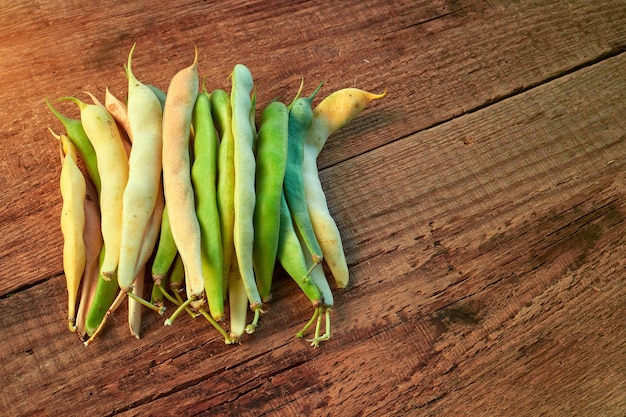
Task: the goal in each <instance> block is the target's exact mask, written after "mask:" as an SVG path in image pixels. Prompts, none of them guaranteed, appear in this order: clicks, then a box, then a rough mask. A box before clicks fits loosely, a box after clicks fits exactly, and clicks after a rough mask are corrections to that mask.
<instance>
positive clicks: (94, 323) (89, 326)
mask: <svg viewBox="0 0 626 417" xmlns="http://www.w3.org/2000/svg"><path fill="white" fill-rule="evenodd" d="M105 250H106V249H105V247H104V246H103V247H102V250H101V251H100V265H102V261H103V259H104V254H105ZM118 289H119V285H118V283H117V276H113V277H111V278H108V277H105V276H104V275H103V274H102V269H101V268H100V272H99V274H98V283H97V284H96V295H95V296H94V298H93V301H92V302H91V306H90V307H89V311H88V312H87V318H86V319H85V333H87V335H88V336H90V337H91V336H93V335H94V334H95V332H96V330H98V328H99V327H100V324H101V323H102V321H103V320H104V316H105V315H106V313H107V311H108V310H109V308H110V307H111V304H113V300H115V296H116V294H117V292H118ZM90 340H91V339H90ZM90 340H88V341H87V342H85V343H86V344H89V343H90Z"/></svg>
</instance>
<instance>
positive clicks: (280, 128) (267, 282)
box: [253, 101, 289, 302]
mask: <svg viewBox="0 0 626 417" xmlns="http://www.w3.org/2000/svg"><path fill="white" fill-rule="evenodd" d="M288 122H289V109H287V106H286V105H285V104H284V103H281V102H279V101H275V102H273V103H270V104H269V105H268V106H267V107H266V108H265V109H264V110H263V113H262V114H261V123H260V127H259V133H258V140H257V146H256V163H257V166H256V205H255V208H254V249H253V262H254V271H255V275H256V281H257V285H258V287H259V294H260V295H261V299H262V300H263V301H264V302H267V301H269V300H270V298H271V287H272V277H273V274H274V265H275V263H276V253H277V251H278V240H279V231H280V200H281V196H282V190H283V180H284V178H285V170H286V168H287V138H288Z"/></svg>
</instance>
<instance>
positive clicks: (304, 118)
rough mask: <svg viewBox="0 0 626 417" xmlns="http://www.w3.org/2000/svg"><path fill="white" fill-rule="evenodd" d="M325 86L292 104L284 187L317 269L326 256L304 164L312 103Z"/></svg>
mask: <svg viewBox="0 0 626 417" xmlns="http://www.w3.org/2000/svg"><path fill="white" fill-rule="evenodd" d="M321 87H322V84H320V85H319V86H318V87H317V89H316V90H315V91H314V92H313V93H312V94H311V95H310V96H309V97H297V98H296V99H295V100H294V102H293V103H292V104H291V105H290V109H289V139H288V148H287V169H286V171H285V180H284V185H283V190H284V192H285V198H286V200H287V205H288V206H289V210H290V211H291V216H292V218H293V222H294V224H295V227H296V229H297V230H298V233H300V235H301V236H302V239H303V240H304V242H305V244H306V247H307V249H308V250H309V252H310V253H311V257H312V258H313V262H314V265H313V267H314V266H315V265H317V264H319V263H320V262H321V261H322V258H323V255H322V249H321V248H320V245H319V243H318V241H317V238H316V237H315V232H314V230H313V225H312V223H311V218H310V216H309V211H308V208H307V204H306V197H305V194H304V178H303V175H302V164H303V161H304V136H305V134H306V132H307V130H308V129H309V127H310V126H311V123H312V120H313V110H312V108H311V103H312V101H313V98H314V97H315V95H316V94H317V92H318V91H319V89H320V88H321ZM301 88H302V87H301Z"/></svg>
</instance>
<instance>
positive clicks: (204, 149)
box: [191, 91, 224, 320]
mask: <svg viewBox="0 0 626 417" xmlns="http://www.w3.org/2000/svg"><path fill="white" fill-rule="evenodd" d="M192 125H193V128H194V132H195V136H194V142H193V151H194V152H193V153H194V161H193V164H192V166H191V180H192V183H193V187H194V192H195V197H196V214H197V216H198V222H199V224H200V235H201V245H202V269H203V272H202V275H203V277H204V289H205V292H206V296H207V302H208V303H209V311H210V313H211V316H213V318H214V319H215V320H221V319H222V318H223V317H224V290H223V262H224V255H223V249H222V236H221V231H220V216H219V211H218V207H217V152H218V146H219V144H218V138H217V132H216V130H215V126H214V125H213V118H212V117H211V101H210V99H209V96H208V94H207V93H206V91H204V92H202V93H200V94H198V97H197V98H196V104H195V106H194V110H193V116H192Z"/></svg>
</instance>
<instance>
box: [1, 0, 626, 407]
mask: <svg viewBox="0 0 626 417" xmlns="http://www.w3.org/2000/svg"><path fill="white" fill-rule="evenodd" d="M0 23H1V24H0V62H2V65H0V95H1V97H2V104H1V105H0V107H2V113H1V114H2V120H3V128H2V129H1V131H0V155H1V156H0V172H1V174H0V189H1V190H2V194H1V197H0V329H1V332H2V333H1V335H2V337H1V338H0V371H1V374H0V386H1V387H2V388H1V389H0V415H3V416H30V415H32V416H57V415H80V416H84V415H89V416H113V415H122V416H146V415H177V416H182V415H186V416H195V415H242V416H247V415H250V416H257V415H272V416H274V415H277V416H278V415H281V416H282V415H285V416H287V415H313V416H318V415H319V416H326V415H328V416H360V415H364V416H365V415H366V416H370V415H372V416H373V415H376V416H380V415H397V416H400V415H416V416H501V415H515V416H623V415H624V414H625V413H626V343H624V342H625V339H626V319H625V317H626V306H625V301H626V285H625V279H624V273H625V268H626V247H625V246H624V244H625V243H626V237H625V236H626V233H625V232H626V222H625V216H626V200H625V194H626V185H625V179H626V173H625V172H624V166H625V163H626V106H625V103H626V53H625V52H626V7H625V5H624V2H623V0H598V1H593V2H590V1H586V0H571V1H557V0H544V1H539V0H538V1H527V2H518V1H509V0H490V1H487V0H485V1H482V0H456V1H451V0H450V1H444V0H437V1H423V0H418V1H400V2H387V1H351V2H335V1H332V2H331V1H319V2H306V1H304V2H291V1H273V2H264V1H253V2H243V1H225V2H219V3H215V4H211V2H205V1H192V0H169V1H166V2H152V1H131V2H122V1H113V0H107V1H103V2H82V1H75V0H71V1H70V0H68V1H60V0H54V1H37V0H36V1H32V2H12V3H8V2H5V5H4V6H3V11H2V14H1V15H0ZM134 42H137V49H136V52H135V59H134V65H133V68H134V70H135V73H136V74H137V75H138V77H139V78H140V79H142V80H145V81H149V82H151V83H153V84H156V85H157V86H159V87H161V88H164V89H165V88H167V83H168V81H169V79H170V78H171V76H172V75H173V74H174V73H175V72H176V71H177V70H178V69H180V68H182V67H183V66H186V65H188V64H189V63H190V61H191V59H192V54H193V44H194V43H195V45H197V46H198V49H199V62H200V73H201V75H204V76H206V77H207V86H208V88H209V89H212V88H217V87H219V88H229V84H228V80H227V76H228V74H229V73H230V71H231V69H232V67H233V65H234V64H235V63H244V64H246V65H247V66H248V67H249V68H250V69H251V71H252V74H253V76H254V77H255V80H256V83H257V88H258V103H259V107H262V106H263V105H265V104H267V103H268V102H269V101H270V100H272V99H273V98H275V97H281V98H284V99H285V100H288V99H289V98H290V97H292V96H293V94H294V92H295V90H296V89H297V87H298V85H299V83H300V79H301V77H304V80H305V83H306V84H305V85H306V87H305V93H306V92H310V91H312V89H313V88H314V86H315V85H317V84H318V82H319V81H321V80H325V81H326V83H325V85H324V87H323V89H322V91H321V93H320V96H324V95H326V94H328V93H330V92H331V91H333V90H335V89H338V88H342V87H347V86H356V87H360V88H363V89H366V90H371V91H375V92H379V91H382V90H384V89H387V90H388V93H389V94H388V96H387V98H385V99H384V100H380V101H377V102H375V103H373V104H372V105H371V106H370V107H369V108H368V109H367V110H366V111H365V112H364V113H363V114H362V115H361V116H360V117H359V118H358V119H356V120H355V121H353V122H352V123H350V124H349V125H348V126H346V128H344V129H343V130H342V131H341V132H340V133H339V134H337V135H336V136H335V137H334V138H333V139H332V140H331V141H329V143H328V144H327V146H326V148H325V149H324V150H323V152H322V154H321V156H320V164H321V168H322V171H321V176H322V181H323V185H324V187H325V190H326V192H327V197H328V200H329V205H330V208H331V211H332V212H333V214H334V216H335V218H336V220H337V222H338V225H339V227H340V229H341V231H342V233H343V235H344V240H345V241H344V245H345V249H346V254H347V258H348V261H349V264H350V271H351V285H350V286H349V288H347V289H346V290H341V291H338V290H336V291H335V294H336V309H335V311H334V312H333V330H334V334H333V337H332V339H331V340H330V341H329V342H326V343H324V344H322V346H321V347H320V348H319V349H317V350H314V349H312V348H311V347H310V346H309V345H308V344H307V343H306V342H304V341H302V340H298V339H295V338H294V334H295V332H296V331H297V330H298V329H299V328H300V327H301V326H302V325H303V324H304V322H305V321H306V320H307V318H308V316H309V315H310V313H311V311H310V309H309V307H308V305H307V302H306V299H305V298H304V297H303V296H302V295H301V294H300V293H299V290H298V289H297V288H296V287H295V285H294V284H293V283H292V282H291V281H290V280H289V279H287V278H286V277H284V276H280V277H278V278H277V280H278V281H277V284H276V285H277V289H276V292H275V296H274V303H273V304H272V305H271V308H270V309H269V311H268V312H267V314H265V315H264V316H263V317H262V322H261V325H260V328H259V329H258V331H257V333H256V334H254V335H252V336H250V337H248V338H247V339H246V340H245V341H244V343H243V344H242V345H240V346H226V345H224V344H223V342H222V341H220V338H219V337H218V335H217V333H216V332H214V331H212V330H211V329H210V328H209V327H208V326H207V325H206V324H205V323H203V322H202V321H200V320H198V321H193V320H192V319H190V318H189V317H181V318H180V319H179V320H178V321H177V322H176V323H175V325H174V326H173V327H168V328H166V327H164V326H163V319H162V318H161V317H159V316H157V315H156V314H154V313H151V312H146V313H145V315H144V317H145V319H144V325H143V334H144V336H143V338H142V339H141V340H135V339H133V338H131V336H130V334H129V332H128V329H127V326H126V318H125V309H124V307H123V308H122V309H121V310H120V311H118V312H117V314H116V315H115V316H114V317H113V318H112V321H111V323H110V325H109V326H108V327H107V329H106V330H105V332H104V333H103V334H102V337H101V338H100V339H99V340H97V342H96V343H94V344H93V345H92V346H90V347H88V348H86V347H84V346H82V344H81V343H80V342H79V340H78V338H77V337H76V335H75V334H70V333H69V332H67V330H66V323H65V319H64V318H65V292H64V291H65V289H64V276H63V273H62V262H61V246H62V236H61V232H60V227H59V211H60V207H61V199H60V194H59V189H58V175H59V158H58V148H57V146H56V144H55V142H54V140H52V139H51V137H50V136H49V134H48V133H47V131H46V128H47V127H48V126H53V127H55V128H56V129H60V125H59V124H58V123H57V122H56V120H55V119H54V118H53V116H52V115H51V114H50V113H49V112H48V110H47V108H46V107H45V105H44V98H45V97H48V98H51V99H54V98H57V97H61V96H64V95H73V94H81V92H82V91H84V90H88V91H91V92H93V93H95V94H97V95H100V96H101V97H102V95H103V92H104V88H105V87H106V86H109V87H110V88H111V90H112V91H113V92H114V93H117V94H118V95H123V94H124V92H125V91H126V90H125V88H126V87H125V86H126V82H125V79H124V76H123V68H122V64H123V63H124V62H125V60H126V57H127V54H128V51H129V49H130V47H131V45H132V43H134ZM60 106H62V107H61V108H62V109H63V110H66V111H70V110H71V109H72V108H71V107H70V106H69V104H68V105H67V107H65V106H63V105H62V104H61V105H60Z"/></svg>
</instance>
